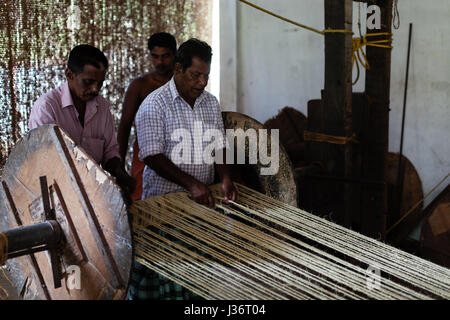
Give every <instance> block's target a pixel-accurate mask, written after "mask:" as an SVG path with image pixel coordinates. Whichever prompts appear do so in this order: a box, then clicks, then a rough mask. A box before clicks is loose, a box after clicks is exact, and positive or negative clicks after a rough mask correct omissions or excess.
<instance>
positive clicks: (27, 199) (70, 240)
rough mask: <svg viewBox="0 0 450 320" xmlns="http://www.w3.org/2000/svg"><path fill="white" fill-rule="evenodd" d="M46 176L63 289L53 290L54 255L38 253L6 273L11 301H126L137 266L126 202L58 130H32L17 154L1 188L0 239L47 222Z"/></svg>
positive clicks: (111, 182) (14, 261)
mask: <svg viewBox="0 0 450 320" xmlns="http://www.w3.org/2000/svg"><path fill="white" fill-rule="evenodd" d="M43 176H44V177H46V179H47V182H48V186H49V198H50V202H51V206H52V208H53V209H54V211H55V214H56V221H57V222H58V223H59V225H60V226H61V230H62V233H63V238H64V241H63V242H62V243H61V245H60V247H59V253H60V254H59V257H60V262H61V269H62V270H61V272H62V279H61V284H62V285H61V287H59V288H55V286H54V284H53V273H52V263H51V262H50V258H49V253H48V251H41V252H36V253H32V254H28V255H24V256H20V257H16V258H13V259H9V260H8V261H7V262H6V265H5V266H3V267H2V269H3V271H5V275H2V274H1V273H0V277H2V276H3V277H5V276H6V278H8V279H7V280H8V281H7V282H8V283H10V288H9V290H8V295H9V298H16V299H123V298H124V297H125V295H126V291H127V285H128V280H129V275H130V270H131V263H132V242H131V232H130V226H129V222H128V217H127V211H126V207H125V205H124V201H123V197H122V195H121V193H120V189H119V187H118V186H117V185H116V184H115V183H114V180H113V179H112V178H111V177H110V176H109V175H108V174H106V173H105V171H103V170H102V169H101V168H100V167H99V166H98V165H97V164H96V162H95V161H94V160H93V159H92V158H91V157H89V156H88V155H87V154H86V153H85V152H84V151H83V150H82V149H81V148H80V147H78V146H76V145H75V143H74V142H73V141H72V140H71V139H70V138H69V137H68V136H67V135H66V134H65V133H64V132H63V130H61V129H60V128H59V127H57V126H54V125H46V126H42V127H39V128H37V129H34V130H31V131H30V133H29V134H28V135H27V136H26V137H24V138H23V139H22V140H21V141H19V142H18V143H17V145H16V146H15V147H14V149H13V150H12V152H11V154H10V156H9V158H8V160H7V162H6V164H5V167H4V169H3V174H2V184H1V186H0V232H2V231H3V232H4V231H5V230H10V229H13V228H17V227H20V226H27V225H34V224H36V223H39V222H42V221H44V220H45V217H44V216H43V210H42V197H41V188H40V180H39V179H40V177H43ZM78 271H79V272H78ZM78 275H79V278H78ZM78 279H79V280H80V281H79V283H77V280H78ZM3 280H4V279H3ZM5 282H6V281H3V283H5Z"/></svg>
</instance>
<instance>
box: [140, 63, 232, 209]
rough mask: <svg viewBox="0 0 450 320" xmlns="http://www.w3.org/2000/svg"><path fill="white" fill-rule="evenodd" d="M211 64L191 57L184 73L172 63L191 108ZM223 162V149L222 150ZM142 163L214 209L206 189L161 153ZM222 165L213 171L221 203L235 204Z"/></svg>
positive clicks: (205, 82)
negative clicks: (222, 198)
mask: <svg viewBox="0 0 450 320" xmlns="http://www.w3.org/2000/svg"><path fill="white" fill-rule="evenodd" d="M209 70H210V63H209V62H205V61H203V60H201V59H199V58H197V57H193V59H192V65H191V66H190V67H188V68H187V69H186V70H183V67H182V65H181V64H180V63H176V64H175V70H174V80H175V85H176V87H177V90H178V92H179V94H180V96H181V97H182V98H183V99H184V100H185V101H186V102H187V103H188V104H189V105H190V106H191V108H194V105H195V100H196V99H197V98H198V97H199V96H200V95H201V94H202V92H203V90H204V89H205V87H206V85H207V84H208V77H209ZM223 155H224V160H225V150H223ZM144 163H145V164H146V165H148V166H149V167H150V168H152V169H153V170H154V171H155V172H156V173H157V174H159V175H160V176H161V177H163V178H165V179H167V180H169V181H172V182H174V183H176V184H178V185H180V186H182V187H183V188H184V189H186V190H188V191H189V193H190V194H191V196H192V198H193V200H194V201H196V202H197V203H200V204H203V205H207V206H209V207H211V208H214V206H215V203H214V197H213V196H212V194H211V191H210V190H209V188H208V186H207V185H205V184H204V183H202V182H200V181H198V180H197V179H195V178H194V177H192V176H191V175H189V174H187V173H186V172H184V171H182V170H181V169H179V168H178V167H177V166H176V165H175V164H174V163H173V162H172V161H171V160H170V159H169V158H167V157H166V156H165V155H163V154H157V155H154V156H149V157H147V158H145V159H144ZM223 163H224V164H217V163H216V164H215V168H216V170H217V172H218V174H219V177H220V179H221V181H222V192H223V194H224V201H225V202H228V201H229V200H232V201H236V199H237V191H236V188H235V186H234V184H233V182H232V180H231V178H230V174H229V171H228V167H227V165H226V164H225V163H226V162H225V161H223Z"/></svg>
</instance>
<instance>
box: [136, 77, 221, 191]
mask: <svg viewBox="0 0 450 320" xmlns="http://www.w3.org/2000/svg"><path fill="white" fill-rule="evenodd" d="M200 122H201V127H202V128H201V129H202V130H200V129H199V123H200ZM135 123H136V131H137V136H138V143H139V149H140V151H139V159H141V160H142V161H143V160H144V159H145V158H147V157H148V156H154V155H157V154H160V153H162V154H164V155H165V156H166V157H167V158H168V159H170V160H172V162H174V163H175V165H176V166H177V167H178V168H180V169H181V170H182V171H184V172H186V173H187V174H189V175H191V176H193V177H194V178H196V179H197V180H199V181H201V182H202V183H204V184H206V185H209V184H211V183H213V182H214V164H208V163H205V162H204V161H203V158H202V156H201V150H204V149H205V147H206V146H207V145H209V144H210V143H212V142H213V143H214V148H215V150H219V149H222V148H225V146H228V144H227V142H226V138H225V130H224V126H223V120H222V114H221V111H220V106H219V103H218V101H217V99H216V98H215V97H214V96H213V95H212V94H210V93H209V92H206V91H203V93H202V94H201V95H200V97H198V98H197V99H196V101H195V105H194V108H191V106H190V105H189V104H188V103H187V102H185V101H184V100H183V99H182V98H181V96H180V95H179V94H178V91H177V88H176V85H175V81H174V79H173V78H172V79H171V80H170V81H169V82H168V83H166V84H165V85H164V86H162V87H160V88H159V89H157V90H155V91H153V92H152V93H150V94H149V95H148V96H147V97H146V98H145V100H144V101H143V102H142V104H141V106H140V107H139V110H138V112H137V115H136V120H135ZM208 129H218V130H219V131H220V132H221V134H222V137H223V138H222V139H217V140H216V139H214V140H212V139H213V138H210V139H209V141H208V139H206V138H205V139H203V138H202V137H203V134H204V132H205V131H206V130H208ZM175 130H177V131H175ZM180 130H184V131H186V132H189V133H190V135H191V141H188V140H187V139H184V138H183V139H181V138H180V137H178V140H176V139H175V141H174V140H173V139H172V134H174V132H175V133H176V132H180ZM196 142H199V143H196ZM189 143H190V145H189ZM181 146H183V148H184V149H183V152H184V150H188V149H189V147H190V150H191V159H190V161H189V162H188V161H186V162H187V163H177V162H176V161H174V160H175V159H174V158H173V152H172V151H173V150H174V148H176V149H175V151H176V150H179V149H180V147H181ZM195 148H197V151H198V150H199V148H202V149H200V152H196V150H195ZM183 152H179V155H180V154H181V155H183ZM178 162H179V161H178ZM142 183H143V186H142V188H143V192H142V199H145V198H148V197H149V196H156V195H163V194H166V193H170V192H177V191H184V189H183V188H182V187H181V186H179V185H177V184H175V183H173V182H171V181H169V180H167V179H165V178H163V177H161V176H159V175H158V174H157V173H156V172H155V171H153V170H152V169H150V168H149V167H148V166H145V169H144V173H143V176H142Z"/></svg>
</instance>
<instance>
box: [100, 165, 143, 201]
mask: <svg viewBox="0 0 450 320" xmlns="http://www.w3.org/2000/svg"><path fill="white" fill-rule="evenodd" d="M103 168H104V169H105V170H106V171H108V172H109V173H110V174H111V175H112V176H114V177H116V179H117V184H118V185H119V186H120V187H121V188H122V190H123V192H124V194H125V198H126V201H127V202H128V203H131V199H130V194H131V193H132V192H133V191H134V188H135V187H136V181H134V179H133V178H132V177H130V176H129V175H128V173H127V172H126V171H125V170H124V168H123V166H122V161H120V159H119V158H118V157H114V158H111V159H109V160H108V161H106V163H105V164H104V165H103Z"/></svg>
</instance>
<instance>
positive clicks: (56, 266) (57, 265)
mask: <svg viewBox="0 0 450 320" xmlns="http://www.w3.org/2000/svg"><path fill="white" fill-rule="evenodd" d="M39 181H40V184H41V194H42V204H43V207H44V214H45V220H50V219H52V220H54V219H56V215H55V210H54V209H52V208H51V207H50V196H49V192H48V184H47V177H46V176H42V177H39ZM55 223H56V221H55ZM55 232H57V233H58V235H56V234H55V235H54V237H52V238H50V239H49V247H50V248H51V249H50V250H49V252H48V253H49V255H50V262H51V265H52V274H53V283H54V286H55V288H60V287H61V277H62V274H61V262H60V258H59V255H58V252H57V250H55V248H56V247H57V245H58V243H59V241H60V239H56V237H57V236H59V237H60V236H61V231H60V228H59V225H58V228H57V229H55Z"/></svg>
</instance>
